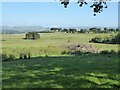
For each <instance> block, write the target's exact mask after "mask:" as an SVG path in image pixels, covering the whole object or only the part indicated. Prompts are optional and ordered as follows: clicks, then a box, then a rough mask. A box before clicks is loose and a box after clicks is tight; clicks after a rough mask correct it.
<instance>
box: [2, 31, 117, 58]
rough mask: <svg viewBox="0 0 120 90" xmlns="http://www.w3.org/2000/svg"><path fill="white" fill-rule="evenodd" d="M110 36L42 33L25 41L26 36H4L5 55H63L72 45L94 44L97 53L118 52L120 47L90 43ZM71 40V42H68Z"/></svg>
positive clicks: (3, 48)
mask: <svg viewBox="0 0 120 90" xmlns="http://www.w3.org/2000/svg"><path fill="white" fill-rule="evenodd" d="M98 35H102V36H106V35H110V34H70V33H41V34H40V36H41V38H40V39H38V40H24V39H22V38H24V37H25V34H12V35H2V39H3V40H5V41H2V44H3V47H2V50H3V53H7V54H11V53H12V54H14V55H16V57H18V56H19V54H20V53H27V52H31V53H32V56H33V57H34V56H35V57H36V56H39V55H46V54H47V55H61V52H62V51H63V50H64V49H65V46H67V45H71V44H80V43H82V44H92V45H94V47H95V48H96V49H97V51H102V50H115V51H117V50H118V45H114V44H107V45H106V44H97V43H89V40H91V38H93V37H95V36H98ZM68 40H70V42H68Z"/></svg>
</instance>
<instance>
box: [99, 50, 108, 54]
mask: <svg viewBox="0 0 120 90" xmlns="http://www.w3.org/2000/svg"><path fill="white" fill-rule="evenodd" d="M100 54H110V52H109V51H108V50H103V51H101V52H100Z"/></svg>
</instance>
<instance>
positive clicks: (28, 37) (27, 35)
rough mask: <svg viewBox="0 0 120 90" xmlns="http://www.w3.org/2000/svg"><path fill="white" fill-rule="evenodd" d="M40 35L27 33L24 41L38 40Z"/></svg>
mask: <svg viewBox="0 0 120 90" xmlns="http://www.w3.org/2000/svg"><path fill="white" fill-rule="evenodd" d="M39 38H40V35H39V34H38V33H36V32H28V33H26V35H25V39H39Z"/></svg>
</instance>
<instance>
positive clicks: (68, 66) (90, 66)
mask: <svg viewBox="0 0 120 90" xmlns="http://www.w3.org/2000/svg"><path fill="white" fill-rule="evenodd" d="M111 56H112V55H111ZM118 75H120V74H118V56H117V55H114V56H112V57H109V56H108V55H104V56H103V55H88V56H84V55H83V56H51V57H36V58H32V59H26V60H17V61H9V62H3V88H103V87H104V88H118V87H120V85H119V83H118V79H119V78H118ZM119 80H120V79H119Z"/></svg>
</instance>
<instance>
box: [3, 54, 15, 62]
mask: <svg viewBox="0 0 120 90" xmlns="http://www.w3.org/2000/svg"><path fill="white" fill-rule="evenodd" d="M10 60H15V56H14V55H12V54H10V55H7V54H2V61H10Z"/></svg>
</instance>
